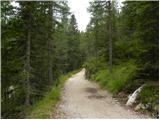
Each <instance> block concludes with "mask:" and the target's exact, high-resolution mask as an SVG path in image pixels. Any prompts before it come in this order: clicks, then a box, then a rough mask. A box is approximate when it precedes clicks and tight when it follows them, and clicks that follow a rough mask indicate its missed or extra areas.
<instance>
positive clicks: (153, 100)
mask: <svg viewBox="0 0 160 120" xmlns="http://www.w3.org/2000/svg"><path fill="white" fill-rule="evenodd" d="M158 91H159V90H158V86H155V85H150V84H147V85H146V86H145V87H144V88H143V90H142V91H141V93H140V94H139V100H140V101H141V102H142V103H143V104H147V103H150V104H152V105H156V104H157V102H158V100H159V95H158V93H159V92H158Z"/></svg>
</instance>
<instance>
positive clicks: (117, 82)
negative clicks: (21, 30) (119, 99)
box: [91, 62, 136, 93]
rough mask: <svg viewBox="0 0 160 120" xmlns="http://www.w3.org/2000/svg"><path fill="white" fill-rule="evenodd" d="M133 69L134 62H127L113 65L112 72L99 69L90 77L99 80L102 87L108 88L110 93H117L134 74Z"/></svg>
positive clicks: (134, 66) (134, 67)
mask: <svg viewBox="0 0 160 120" xmlns="http://www.w3.org/2000/svg"><path fill="white" fill-rule="evenodd" d="M135 70H136V65H135V64H134V62H127V63H123V64H121V65H118V66H113V72H112V74H110V73H109V71H108V70H107V69H100V70H98V71H97V72H96V73H95V74H92V75H91V79H92V80H95V81H97V82H99V84H100V86H101V87H102V88H104V89H108V90H109V91H110V92H112V93H118V92H119V91H121V90H122V89H123V88H124V87H125V85H126V82H127V81H128V80H130V79H131V77H132V76H134V74H135Z"/></svg>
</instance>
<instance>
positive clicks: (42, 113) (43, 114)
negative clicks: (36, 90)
mask: <svg viewBox="0 0 160 120" xmlns="http://www.w3.org/2000/svg"><path fill="white" fill-rule="evenodd" d="M77 72H78V70H76V71H73V72H70V73H68V74H67V75H62V76H61V77H60V78H59V79H58V83H57V86H55V85H54V86H53V88H52V89H51V91H49V92H48V93H47V94H46V95H45V97H44V98H43V99H42V100H40V101H39V102H37V103H36V104H35V105H34V106H32V108H31V110H30V111H31V112H30V113H29V115H27V117H26V118H29V119H33V118H34V119H47V118H49V117H50V115H51V114H53V112H54V111H55V105H56V104H57V103H58V101H59V100H60V96H61V91H62V88H63V86H64V83H65V81H66V80H67V79H68V78H70V77H71V76H72V75H73V74H75V73H77Z"/></svg>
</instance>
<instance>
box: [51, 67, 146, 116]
mask: <svg viewBox="0 0 160 120" xmlns="http://www.w3.org/2000/svg"><path fill="white" fill-rule="evenodd" d="M51 118H57V119H58V118H61V119H63V118H70V119H71V118H72V119H73V118H92V119H95V118H106V119H112V118H115V119H116V118H119V119H122V118H125V119H141V118H143V119H146V118H149V116H146V115H142V114H140V113H137V112H135V111H132V110H131V109H128V108H126V107H124V106H121V105H120V103H119V102H117V100H115V99H113V98H112V96H111V94H109V93H108V92H107V91H106V90H102V89H100V88H99V86H98V85H97V84H96V83H94V82H91V81H88V80H86V79H85V69H82V70H81V71H80V72H79V73H77V74H75V75H73V76H72V77H71V78H70V79H68V80H67V81H66V83H65V87H64V90H63V93H62V98H61V101H60V103H59V105H58V106H57V111H56V116H55V115H54V117H51Z"/></svg>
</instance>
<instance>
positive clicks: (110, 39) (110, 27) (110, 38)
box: [108, 0, 112, 73]
mask: <svg viewBox="0 0 160 120" xmlns="http://www.w3.org/2000/svg"><path fill="white" fill-rule="evenodd" d="M108 5H109V6H108V9H109V10H108V11H109V72H110V73H112V19H111V18H112V15H111V1H110V0H109V1H108Z"/></svg>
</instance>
